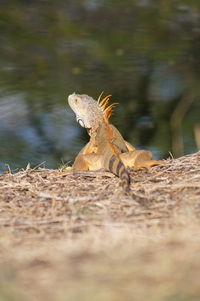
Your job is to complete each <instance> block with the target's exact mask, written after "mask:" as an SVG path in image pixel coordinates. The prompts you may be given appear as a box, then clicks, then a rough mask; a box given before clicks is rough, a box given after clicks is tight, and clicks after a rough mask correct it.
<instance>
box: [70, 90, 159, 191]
mask: <svg viewBox="0 0 200 301" xmlns="http://www.w3.org/2000/svg"><path fill="white" fill-rule="evenodd" d="M110 96H111V95H108V96H106V97H105V98H103V99H102V100H101V97H102V93H101V95H100V96H99V98H98V100H97V101H96V100H94V99H93V98H92V97H90V96H88V95H86V94H82V95H80V94H75V93H73V94H71V95H69V97H68V103H69V106H70V107H71V109H72V110H73V111H74V113H75V115H76V120H77V122H78V123H79V124H80V125H81V126H82V127H84V128H86V129H87V131H88V134H89V136H90V140H89V142H88V143H87V144H86V145H85V147H83V149H82V150H81V151H80V152H79V154H78V155H77V157H76V159H75V161H74V164H73V166H72V169H73V170H98V169H101V168H103V169H105V170H107V171H110V172H111V173H113V174H115V175H116V176H118V177H119V178H120V179H121V182H122V187H123V189H124V190H125V192H128V193H129V192H130V176H129V173H128V171H127V168H128V167H130V168H143V167H150V166H152V165H156V164H162V163H163V161H155V160H152V154H151V152H149V151H147V150H136V149H135V148H134V147H133V146H132V145H131V144H130V143H128V142H127V141H125V140H124V139H123V137H122V135H121V134H120V132H119V131H118V130H117V129H116V127H115V126H114V125H112V124H111V123H109V118H110V116H111V112H112V108H113V107H114V106H115V105H116V104H117V103H112V104H111V105H108V103H109V99H110Z"/></svg>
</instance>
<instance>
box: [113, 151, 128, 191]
mask: <svg viewBox="0 0 200 301" xmlns="http://www.w3.org/2000/svg"><path fill="white" fill-rule="evenodd" d="M108 170H109V171H110V172H112V173H113V174H115V175H116V176H118V177H119V178H120V179H121V185H122V188H123V189H124V191H126V192H129V191H130V176H129V173H128V171H127V170H126V168H125V166H124V164H123V163H122V161H121V160H120V159H119V158H118V157H117V156H116V155H112V157H111V158H110V160H109V163H108Z"/></svg>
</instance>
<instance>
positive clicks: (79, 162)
mask: <svg viewBox="0 0 200 301" xmlns="http://www.w3.org/2000/svg"><path fill="white" fill-rule="evenodd" d="M101 168H103V166H102V158H101V155H97V154H94V153H92V154H86V155H79V156H77V157H76V159H75V161H74V164H73V166H72V169H73V170H98V169H101Z"/></svg>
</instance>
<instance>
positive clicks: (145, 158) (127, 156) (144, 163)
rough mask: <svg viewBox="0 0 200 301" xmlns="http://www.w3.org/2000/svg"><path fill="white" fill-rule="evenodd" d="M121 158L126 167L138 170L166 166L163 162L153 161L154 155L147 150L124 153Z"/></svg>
mask: <svg viewBox="0 0 200 301" xmlns="http://www.w3.org/2000/svg"><path fill="white" fill-rule="evenodd" d="M120 158H121V160H122V162H123V163H124V165H125V166H126V167H130V168H137V169H139V168H144V167H145V168H149V167H151V166H153V165H158V164H164V162H163V161H157V160H152V153H151V152H150V151H147V150H134V151H130V152H126V153H122V154H120Z"/></svg>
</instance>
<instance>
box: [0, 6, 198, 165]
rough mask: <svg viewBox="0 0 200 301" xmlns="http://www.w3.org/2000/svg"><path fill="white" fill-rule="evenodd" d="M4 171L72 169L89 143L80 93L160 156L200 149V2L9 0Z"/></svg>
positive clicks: (1, 40)
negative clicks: (104, 104) (72, 105)
mask: <svg viewBox="0 0 200 301" xmlns="http://www.w3.org/2000/svg"><path fill="white" fill-rule="evenodd" d="M0 67H1V68H0V170H1V171H3V170H5V169H7V168H8V165H9V167H10V168H11V169H13V170H15V169H18V168H25V167H26V165H27V164H28V163H30V164H31V166H32V167H34V166H36V165H38V164H41V165H42V166H45V167H47V168H56V167H59V166H61V165H62V164H71V163H72V161H73V159H74V156H75V154H76V153H77V152H78V151H79V150H80V148H81V147H82V146H83V145H84V144H85V143H86V141H87V140H88V137H87V134H86V133H85V131H84V129H81V128H80V127H79V125H78V124H77V123H76V121H75V115H74V113H73V112H72V111H71V110H70V109H69V107H68V105H67V96H68V95H69V94H71V93H73V92H76V93H80V94H82V93H84V94H85V93H86V94H89V95H90V96H92V97H94V98H97V97H98V95H99V94H100V93H101V91H105V94H112V95H113V97H112V100H113V102H118V103H119V105H118V107H116V108H115V111H114V114H113V116H112V122H113V123H114V124H115V125H116V126H117V127H118V128H119V130H120V131H121V133H122V134H123V136H124V137H125V139H126V140H128V141H129V142H131V143H132V144H134V145H135V146H136V147H138V148H145V149H150V150H151V151H153V153H154V156H155V158H166V157H168V156H169V154H172V155H173V156H174V157H178V156H181V155H183V154H187V153H191V152H195V151H197V150H198V149H200V100H199V99H200V1H197V0H181V1H179V0H167V1H166V0H154V1H153V0H123V1H118V0H77V1H74V0H57V1H53V0H49V1H46V0H40V1H39V0H38V1H37V0H34V1H33V0H32V1H31V0H29V1H27V0H21V1H20V0H16V1H14V0H13V1H9V0H5V1H3V0H1V3H0Z"/></svg>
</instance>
